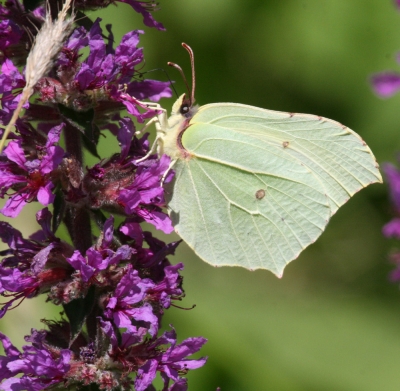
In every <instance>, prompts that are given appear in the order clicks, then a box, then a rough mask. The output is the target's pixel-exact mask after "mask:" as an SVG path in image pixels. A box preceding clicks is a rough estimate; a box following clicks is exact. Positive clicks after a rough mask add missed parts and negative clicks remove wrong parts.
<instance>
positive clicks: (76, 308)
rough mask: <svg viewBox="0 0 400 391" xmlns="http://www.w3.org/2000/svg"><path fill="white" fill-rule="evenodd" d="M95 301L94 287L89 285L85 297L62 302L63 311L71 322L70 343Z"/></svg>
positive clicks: (80, 328) (78, 331)
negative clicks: (65, 302)
mask: <svg viewBox="0 0 400 391" xmlns="http://www.w3.org/2000/svg"><path fill="white" fill-rule="evenodd" d="M94 301H95V288H94V286H91V287H90V288H89V291H88V293H87V295H86V297H85V298H83V299H76V300H73V301H71V302H70V303H68V304H64V306H63V307H64V311H65V314H66V316H67V317H68V320H69V322H70V324H71V343H70V345H71V344H72V342H73V341H74V340H75V338H76V337H77V336H78V335H79V334H80V332H81V331H82V327H83V326H84V324H85V321H86V319H87V317H88V316H89V315H90V313H91V311H92V309H93V307H94V304H95V303H94Z"/></svg>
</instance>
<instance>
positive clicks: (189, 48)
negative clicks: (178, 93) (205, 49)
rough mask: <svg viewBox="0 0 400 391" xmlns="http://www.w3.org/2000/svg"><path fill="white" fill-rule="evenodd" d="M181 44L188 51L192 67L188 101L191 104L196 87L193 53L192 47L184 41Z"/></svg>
mask: <svg viewBox="0 0 400 391" xmlns="http://www.w3.org/2000/svg"><path fill="white" fill-rule="evenodd" d="M182 46H183V47H184V48H185V49H186V50H187V51H188V53H189V56H190V65H191V67H192V93H191V95H190V101H191V103H192V104H193V103H194V92H195V89H196V72H195V70H194V54H193V50H192V48H191V47H190V46H189V45H187V44H186V43H184V42H183V43H182Z"/></svg>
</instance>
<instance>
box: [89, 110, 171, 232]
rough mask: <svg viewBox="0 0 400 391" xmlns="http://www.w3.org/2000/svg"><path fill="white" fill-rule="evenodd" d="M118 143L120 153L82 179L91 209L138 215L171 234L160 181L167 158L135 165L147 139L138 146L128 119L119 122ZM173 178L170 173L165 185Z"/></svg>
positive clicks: (166, 165) (144, 148)
mask: <svg viewBox="0 0 400 391" xmlns="http://www.w3.org/2000/svg"><path fill="white" fill-rule="evenodd" d="M119 123H120V128H119V129H118V141H119V142H120V145H121V153H120V154H119V155H114V156H113V157H112V158H111V159H109V160H108V161H105V162H103V163H102V164H98V165H96V166H94V167H92V168H90V169H89V170H88V174H87V175H86V176H85V178H84V189H85V192H87V193H88V197H89V202H90V205H91V207H92V208H96V209H98V208H104V207H105V208H107V209H108V210H110V211H115V212H116V213H122V214H125V215H127V216H138V217H140V218H141V219H142V220H141V221H146V222H148V223H150V224H152V225H154V226H155V227H156V228H157V229H159V230H162V231H164V232H165V233H171V232H172V231H173V227H172V223H171V220H170V218H169V217H168V215H167V214H166V213H164V212H163V211H162V207H164V206H165V201H164V188H163V187H162V186H161V178H162V177H163V176H164V174H165V172H166V170H167V169H168V167H169V163H170V158H169V157H168V156H166V155H164V156H162V157H161V159H156V156H152V157H150V158H149V159H147V160H146V161H143V162H142V163H140V164H139V166H137V165H136V160H137V159H138V157H139V156H143V155H144V154H145V153H146V152H147V148H148V146H147V145H148V144H147V139H146V138H142V139H141V141H140V142H139V143H138V142H137V140H135V138H132V137H133V134H134V126H133V122H132V120H131V119H129V118H123V119H121V120H120V121H119ZM172 177H173V171H171V172H170V173H169V175H167V177H166V179H165V182H169V181H170V180H171V179H172Z"/></svg>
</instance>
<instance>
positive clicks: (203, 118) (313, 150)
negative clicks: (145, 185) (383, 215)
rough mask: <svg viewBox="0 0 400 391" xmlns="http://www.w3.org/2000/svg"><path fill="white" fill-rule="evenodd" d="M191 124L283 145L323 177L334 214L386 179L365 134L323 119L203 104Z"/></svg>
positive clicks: (301, 162)
mask: <svg viewBox="0 0 400 391" xmlns="http://www.w3.org/2000/svg"><path fill="white" fill-rule="evenodd" d="M191 123H210V124H214V125H217V126H219V127H222V128H228V129H232V130H235V131H236V132H237V133H240V134H242V135H244V136H246V137H249V138H252V139H253V140H259V141H260V142H262V143H267V144H271V143H272V144H278V145H280V146H282V147H283V149H284V152H285V154H286V155H287V156H291V157H293V158H295V159H296V160H298V162H299V164H304V165H306V166H307V167H308V168H309V169H310V170H311V171H312V173H313V174H314V175H315V176H316V177H317V178H319V180H320V181H321V183H322V185H323V186H324V188H325V192H326V194H327V196H328V198H329V200H330V207H331V211H332V214H333V213H335V212H336V210H337V209H338V208H339V207H340V206H341V205H343V204H344V203H345V202H346V201H347V200H348V199H349V198H350V197H351V196H352V195H353V194H354V193H356V192H357V191H358V190H360V189H361V188H363V187H365V186H367V185H369V184H371V183H374V182H381V181H382V178H381V175H380V172H379V169H378V165H377V163H376V160H375V158H374V156H373V154H372V152H371V150H370V149H369V147H368V146H367V145H366V144H365V142H364V141H363V140H362V139H361V138H360V136H359V135H357V134H356V133H355V132H353V131H352V130H350V129H349V128H347V127H345V126H343V125H341V124H339V123H338V122H335V121H332V120H329V119H326V118H323V117H317V116H313V115H307V114H291V113H283V112H277V111H272V110H265V109H260V108H257V107H252V106H246V105H241V104H235V103H217V104H210V105H205V106H202V107H201V108H200V110H199V112H198V113H197V114H196V115H195V116H194V117H193V119H192V121H191Z"/></svg>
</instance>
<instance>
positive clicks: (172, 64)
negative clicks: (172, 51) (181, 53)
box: [167, 62, 193, 106]
mask: <svg viewBox="0 0 400 391" xmlns="http://www.w3.org/2000/svg"><path fill="white" fill-rule="evenodd" d="M167 64H168V65H169V66H170V67H173V68H175V69H177V70H178V71H179V73H180V74H181V76H182V79H183V81H184V82H185V85H186V89H187V90H188V92H189V96H192V95H191V92H190V87H189V84H188V82H187V80H186V77H185V74H184V73H183V70H182V68H181V67H180V66H179V65H178V64H175V63H174V62H168V63H167ZM192 104H193V101H192V100H190V106H191V105H192Z"/></svg>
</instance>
